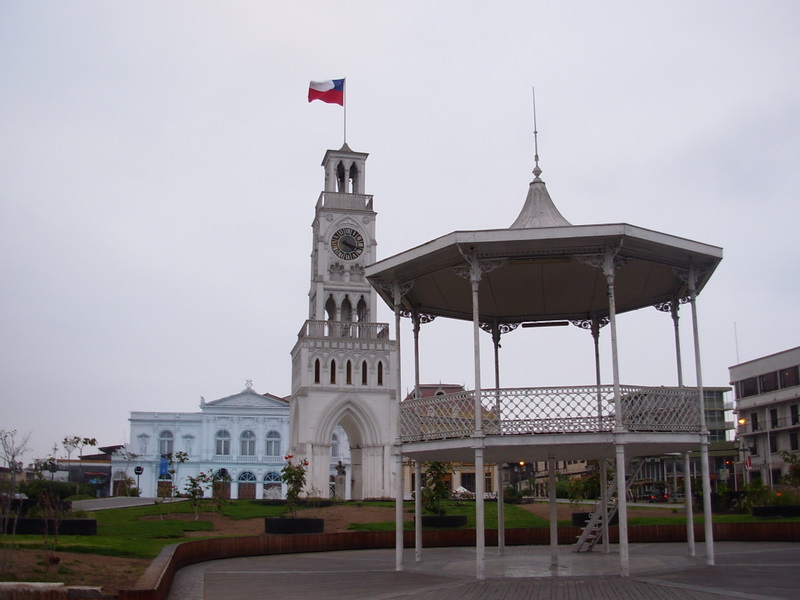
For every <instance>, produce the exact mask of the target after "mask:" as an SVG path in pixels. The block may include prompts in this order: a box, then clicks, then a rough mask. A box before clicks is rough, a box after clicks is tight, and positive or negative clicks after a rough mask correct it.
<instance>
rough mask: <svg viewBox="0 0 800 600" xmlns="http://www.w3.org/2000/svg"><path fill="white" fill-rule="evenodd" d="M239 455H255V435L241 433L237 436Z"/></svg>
mask: <svg viewBox="0 0 800 600" xmlns="http://www.w3.org/2000/svg"><path fill="white" fill-rule="evenodd" d="M239 442H240V444H239V454H240V455H241V456H255V455H256V434H255V433H253V432H252V431H250V430H248V431H243V432H242V435H240V436H239Z"/></svg>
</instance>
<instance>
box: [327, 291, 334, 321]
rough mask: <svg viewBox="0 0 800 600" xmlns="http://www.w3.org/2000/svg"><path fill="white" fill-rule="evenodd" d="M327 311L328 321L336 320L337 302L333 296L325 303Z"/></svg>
mask: <svg viewBox="0 0 800 600" xmlns="http://www.w3.org/2000/svg"><path fill="white" fill-rule="evenodd" d="M325 312H326V313H327V315H328V321H335V320H336V302H334V301H333V296H329V297H328V301H327V302H326V303H325Z"/></svg>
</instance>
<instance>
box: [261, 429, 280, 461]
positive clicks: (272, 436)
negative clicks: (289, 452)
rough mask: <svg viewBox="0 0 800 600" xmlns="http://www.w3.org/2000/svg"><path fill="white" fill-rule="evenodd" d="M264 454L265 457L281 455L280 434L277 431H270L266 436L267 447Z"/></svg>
mask: <svg viewBox="0 0 800 600" xmlns="http://www.w3.org/2000/svg"><path fill="white" fill-rule="evenodd" d="M265 453H266V455H267V456H280V455H281V434H280V433H278V432H277V431H270V432H269V433H268V434H267V446H266V450H265Z"/></svg>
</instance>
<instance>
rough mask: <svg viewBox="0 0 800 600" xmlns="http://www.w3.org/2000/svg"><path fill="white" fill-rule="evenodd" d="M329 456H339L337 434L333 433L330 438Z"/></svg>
mask: <svg viewBox="0 0 800 600" xmlns="http://www.w3.org/2000/svg"><path fill="white" fill-rule="evenodd" d="M331 456H332V457H334V458H336V457H338V456H339V436H338V435H336V434H335V433H334V434H333V437H332V438H331Z"/></svg>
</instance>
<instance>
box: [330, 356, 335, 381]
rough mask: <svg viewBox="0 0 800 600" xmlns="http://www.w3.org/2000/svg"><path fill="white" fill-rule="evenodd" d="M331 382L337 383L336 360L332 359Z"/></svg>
mask: <svg viewBox="0 0 800 600" xmlns="http://www.w3.org/2000/svg"><path fill="white" fill-rule="evenodd" d="M331 383H336V361H335V360H332V361H331Z"/></svg>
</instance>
